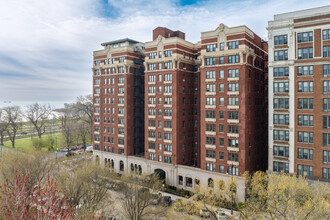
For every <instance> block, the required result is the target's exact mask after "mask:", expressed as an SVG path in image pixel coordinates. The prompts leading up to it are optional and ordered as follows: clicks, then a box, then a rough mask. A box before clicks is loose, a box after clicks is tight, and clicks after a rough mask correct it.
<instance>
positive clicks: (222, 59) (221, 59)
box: [219, 56, 225, 64]
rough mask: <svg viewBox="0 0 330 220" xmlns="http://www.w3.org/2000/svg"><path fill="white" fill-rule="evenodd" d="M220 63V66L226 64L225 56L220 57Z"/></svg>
mask: <svg viewBox="0 0 330 220" xmlns="http://www.w3.org/2000/svg"><path fill="white" fill-rule="evenodd" d="M219 63H220V64H224V63H225V57H224V56H220V57H219Z"/></svg>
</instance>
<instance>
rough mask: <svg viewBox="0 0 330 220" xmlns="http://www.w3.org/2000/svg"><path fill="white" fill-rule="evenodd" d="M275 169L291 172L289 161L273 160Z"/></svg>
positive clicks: (276, 170)
mask: <svg viewBox="0 0 330 220" xmlns="http://www.w3.org/2000/svg"><path fill="white" fill-rule="evenodd" d="M273 171H275V172H281V171H284V172H285V173H288V172H289V163H285V162H279V161H274V162H273Z"/></svg>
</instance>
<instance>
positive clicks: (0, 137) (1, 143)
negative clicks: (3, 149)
mask: <svg viewBox="0 0 330 220" xmlns="http://www.w3.org/2000/svg"><path fill="white" fill-rule="evenodd" d="M3 136H4V135H3V133H2V132H1V134H0V145H4V144H3Z"/></svg>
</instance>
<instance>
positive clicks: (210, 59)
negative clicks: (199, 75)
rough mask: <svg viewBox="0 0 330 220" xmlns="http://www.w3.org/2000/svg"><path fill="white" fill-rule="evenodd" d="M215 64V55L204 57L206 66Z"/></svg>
mask: <svg viewBox="0 0 330 220" xmlns="http://www.w3.org/2000/svg"><path fill="white" fill-rule="evenodd" d="M210 65H215V57H208V58H206V66H210Z"/></svg>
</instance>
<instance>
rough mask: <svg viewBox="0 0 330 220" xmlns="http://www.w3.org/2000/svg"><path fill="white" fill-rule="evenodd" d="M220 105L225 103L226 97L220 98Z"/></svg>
mask: <svg viewBox="0 0 330 220" xmlns="http://www.w3.org/2000/svg"><path fill="white" fill-rule="evenodd" d="M219 105H225V98H224V97H220V98H219Z"/></svg>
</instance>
